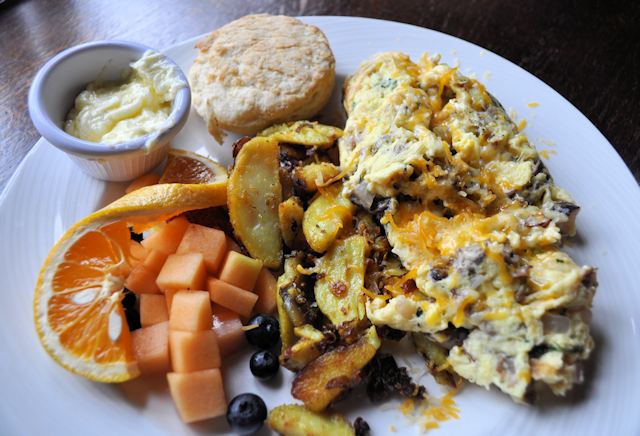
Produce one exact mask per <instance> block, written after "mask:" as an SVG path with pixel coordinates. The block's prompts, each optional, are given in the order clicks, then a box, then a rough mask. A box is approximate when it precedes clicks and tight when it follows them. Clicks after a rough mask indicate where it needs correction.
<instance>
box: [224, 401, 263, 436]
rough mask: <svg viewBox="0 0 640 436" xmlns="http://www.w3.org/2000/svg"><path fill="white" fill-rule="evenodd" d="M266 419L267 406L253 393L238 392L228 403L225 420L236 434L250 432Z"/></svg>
mask: <svg viewBox="0 0 640 436" xmlns="http://www.w3.org/2000/svg"><path fill="white" fill-rule="evenodd" d="M265 419H267V406H266V405H265V404H264V401H262V398H260V397H259V396H257V395H255V394H240V395H238V396H237V397H235V398H234V399H233V400H231V402H230V403H229V407H228V408H227V422H228V423H229V426H230V427H231V429H232V430H233V431H234V432H236V433H237V434H240V435H244V434H251V433H255V432H256V431H258V430H260V427H262V424H263V423H264V420H265Z"/></svg>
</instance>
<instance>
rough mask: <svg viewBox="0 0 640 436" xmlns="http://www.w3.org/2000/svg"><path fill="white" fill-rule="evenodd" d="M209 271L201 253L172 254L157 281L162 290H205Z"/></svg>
mask: <svg viewBox="0 0 640 436" xmlns="http://www.w3.org/2000/svg"><path fill="white" fill-rule="evenodd" d="M206 277H207V269H206V268H205V266H204V256H203V255H202V254H200V253H187V254H170V255H169V256H168V257H167V260H166V261H165V262H164V265H162V269H161V270H160V273H159V274H158V278H157V279H156V284H157V285H158V287H159V288H160V289H163V290H164V289H194V290H198V289H204V285H205V279H206Z"/></svg>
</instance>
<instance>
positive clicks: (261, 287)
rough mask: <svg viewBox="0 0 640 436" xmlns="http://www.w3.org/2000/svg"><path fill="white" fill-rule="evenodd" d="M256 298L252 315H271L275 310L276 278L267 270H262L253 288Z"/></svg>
mask: <svg viewBox="0 0 640 436" xmlns="http://www.w3.org/2000/svg"><path fill="white" fill-rule="evenodd" d="M253 292H255V293H256V295H257V296H258V301H257V302H256V305H255V306H253V313H273V312H274V311H275V309H276V278H275V277H274V276H273V274H271V271H269V270H268V269H267V268H264V267H263V268H262V269H261V270H260V274H259V275H258V280H256V284H255V286H254V288H253Z"/></svg>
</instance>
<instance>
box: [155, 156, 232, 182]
mask: <svg viewBox="0 0 640 436" xmlns="http://www.w3.org/2000/svg"><path fill="white" fill-rule="evenodd" d="M220 177H224V178H225V179H226V177H227V170H226V169H225V168H224V167H223V166H221V165H219V164H217V163H215V162H214V161H212V160H211V159H208V158H206V157H204V156H201V155H199V154H196V153H193V152H191V151H186V150H178V149H171V150H169V156H168V157H167V166H166V167H165V169H164V172H163V173H162V177H160V181H159V182H158V183H215V181H216V180H218V179H219V178H220Z"/></svg>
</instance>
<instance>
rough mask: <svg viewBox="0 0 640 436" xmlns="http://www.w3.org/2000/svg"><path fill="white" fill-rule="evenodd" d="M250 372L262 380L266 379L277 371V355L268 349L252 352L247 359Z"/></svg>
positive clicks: (278, 363) (278, 364)
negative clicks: (249, 358)
mask: <svg viewBox="0 0 640 436" xmlns="http://www.w3.org/2000/svg"><path fill="white" fill-rule="evenodd" d="M249 368H250V369H251V374H253V375H254V376H256V377H257V378H259V379H262V380H268V379H270V378H272V377H273V376H274V375H276V374H277V373H278V368H280V362H278V357H277V356H276V355H275V354H273V352H272V351H269V350H260V351H257V352H255V353H253V356H251V360H249Z"/></svg>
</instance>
